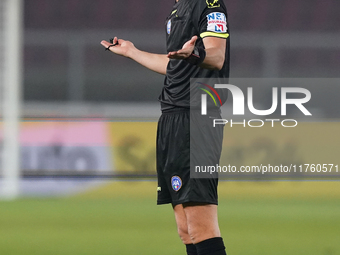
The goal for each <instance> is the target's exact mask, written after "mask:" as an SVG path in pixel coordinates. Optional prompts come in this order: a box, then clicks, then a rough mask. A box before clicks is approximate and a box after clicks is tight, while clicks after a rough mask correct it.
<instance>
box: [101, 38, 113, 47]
mask: <svg viewBox="0 0 340 255" xmlns="http://www.w3.org/2000/svg"><path fill="white" fill-rule="evenodd" d="M100 44H101V45H103V46H104V47H105V48H107V47H109V46H110V45H111V43H110V42H108V41H105V40H103V41H101V42H100Z"/></svg>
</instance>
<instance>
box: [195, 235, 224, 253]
mask: <svg viewBox="0 0 340 255" xmlns="http://www.w3.org/2000/svg"><path fill="white" fill-rule="evenodd" d="M195 246H196V249H197V254H198V255H227V253H226V251H225V246H224V243H223V239H222V237H214V238H210V239H207V240H204V241H202V242H199V243H197V244H195Z"/></svg>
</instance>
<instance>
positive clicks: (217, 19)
mask: <svg viewBox="0 0 340 255" xmlns="http://www.w3.org/2000/svg"><path fill="white" fill-rule="evenodd" d="M207 24H208V27H207V31H211V32H215V33H226V32H227V19H226V16H225V14H224V13H222V12H212V13H209V14H208V15H207Z"/></svg>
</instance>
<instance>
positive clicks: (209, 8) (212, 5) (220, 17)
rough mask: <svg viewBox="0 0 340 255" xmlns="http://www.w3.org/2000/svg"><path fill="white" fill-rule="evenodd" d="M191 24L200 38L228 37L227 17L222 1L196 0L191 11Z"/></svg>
mask: <svg viewBox="0 0 340 255" xmlns="http://www.w3.org/2000/svg"><path fill="white" fill-rule="evenodd" d="M193 22H194V26H195V27H196V29H197V30H198V33H199V35H200V37H201V38H204V37H207V36H212V37H220V38H228V37H229V29H228V16H227V10H226V8H225V5H224V3H223V0H198V1H197V4H196V6H195V8H194V11H193Z"/></svg>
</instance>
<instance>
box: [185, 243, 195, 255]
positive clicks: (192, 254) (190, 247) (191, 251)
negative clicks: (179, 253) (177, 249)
mask: <svg viewBox="0 0 340 255" xmlns="http://www.w3.org/2000/svg"><path fill="white" fill-rule="evenodd" d="M185 246H186V247H187V254H188V255H197V250H196V246H195V245H193V244H186V245H185Z"/></svg>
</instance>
